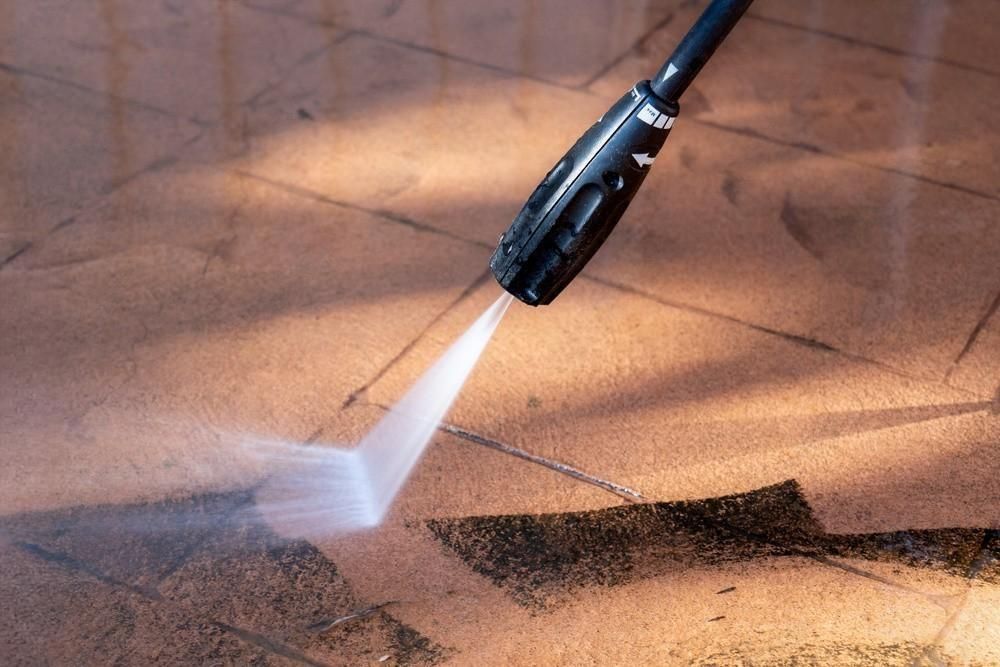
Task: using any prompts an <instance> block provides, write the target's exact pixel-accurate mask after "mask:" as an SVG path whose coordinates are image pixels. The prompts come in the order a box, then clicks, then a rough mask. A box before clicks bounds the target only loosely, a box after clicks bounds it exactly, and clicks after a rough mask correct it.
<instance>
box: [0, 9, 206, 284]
mask: <svg viewBox="0 0 1000 667" xmlns="http://www.w3.org/2000/svg"><path fill="white" fill-rule="evenodd" d="M19 6H20V5H19ZM2 55H3V54H0V57H2ZM0 91H2V92H3V102H2V103H0V179H2V181H3V183H4V187H2V188H0V208H2V210H3V212H4V214H3V217H2V218H0V269H6V267H7V266H8V265H12V263H13V262H14V261H15V260H23V259H24V257H26V256H27V253H28V252H29V251H31V252H33V251H35V250H37V244H39V243H40V242H41V240H42V239H43V238H44V237H45V236H46V235H48V234H49V233H51V232H57V231H60V230H61V229H63V228H65V227H68V226H70V225H72V224H73V223H74V222H75V221H76V216H77V215H79V214H80V213H81V212H82V211H83V210H86V209H87V208H88V207H90V206H94V205H95V204H96V202H97V201H99V200H100V199H101V198H102V197H104V196H107V195H108V194H109V193H112V192H114V191H115V190H117V189H119V188H121V187H122V186H123V185H125V184H127V183H128V182H130V181H131V180H133V179H134V178H136V177H137V175H138V174H141V173H154V172H156V171H159V170H161V169H163V168H165V167H166V166H168V165H169V164H171V163H172V162H174V161H175V160H176V159H177V153H178V151H179V149H180V148H181V146H182V145H183V143H184V142H185V141H187V140H189V139H191V138H193V137H195V136H196V135H197V132H198V128H197V127H195V126H194V125H192V124H190V123H188V122H186V121H182V120H177V119H175V118H172V117H170V116H168V115H165V114H163V113H161V112H159V111H157V110H154V109H150V108H145V107H143V106H142V105H138V104H128V103H125V102H123V101H121V100H115V99H113V98H108V97H103V96H101V95H99V94H96V93H93V92H91V91H88V90H84V89H80V88H79V87H78V86H76V84H73V83H66V82H63V81H60V80H57V79H53V78H51V77H48V76H44V75H36V74H34V73H33V72H31V71H29V70H26V69H23V68H21V67H19V66H6V65H4V64H3V63H2V62H0Z"/></svg>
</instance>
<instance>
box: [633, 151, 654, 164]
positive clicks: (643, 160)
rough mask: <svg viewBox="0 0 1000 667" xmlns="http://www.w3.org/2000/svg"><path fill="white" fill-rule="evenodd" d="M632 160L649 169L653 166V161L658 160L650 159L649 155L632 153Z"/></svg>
mask: <svg viewBox="0 0 1000 667" xmlns="http://www.w3.org/2000/svg"><path fill="white" fill-rule="evenodd" d="M632 159H633V160H635V161H636V163H637V164H638V165H639V166H640V167H648V166H649V165H651V164H653V160H655V159H656V158H655V157H649V153H632Z"/></svg>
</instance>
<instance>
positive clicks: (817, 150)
mask: <svg viewBox="0 0 1000 667" xmlns="http://www.w3.org/2000/svg"><path fill="white" fill-rule="evenodd" d="M691 122H693V123H697V124H698V125H703V126H705V127H710V128H713V129H716V130H719V131H721V132H729V133H730V134H737V135H739V136H742V137H748V138H750V139H759V140H760V141H765V142H767V143H770V144H774V145H777V146H784V147H786V148H796V149H798V150H801V151H805V152H807V153H813V154H815V155H822V156H823V157H827V158H831V159H834V160H842V161H844V162H847V163H850V164H854V165H858V166H861V167H866V168H868V169H875V170H877V171H881V172H885V173H888V174H894V175H896V176H902V177H904V178H911V179H913V180H915V181H920V182H922V183H927V184H928V185H936V186H937V187H939V188H944V189H946V190H953V191H955V192H960V193H962V194H966V195H970V196H973V197H978V198H980V199H986V200H988V201H1000V195H997V194H994V193H991V192H984V191H982V190H976V189H975V188H969V187H966V186H964V185H959V184H958V183H951V182H950V181H942V180H939V179H936V178H931V177H930V176H924V175H923V174H917V173H914V172H911V171H906V170H904V169H897V168H896V167H887V166H884V165H880V164H875V163H873V162H866V161H864V160H859V159H857V158H854V157H851V156H850V155H846V154H844V153H837V152H834V151H829V150H827V149H824V148H821V147H820V146H816V145H815V144H809V143H805V142H801V141H788V140H785V139H779V138H777V137H772V136H770V135H767V134H764V133H763V132H760V131H758V130H755V129H753V128H750V127H740V126H735V125H726V124H725V123H719V122H716V121H711V120H704V119H700V118H691Z"/></svg>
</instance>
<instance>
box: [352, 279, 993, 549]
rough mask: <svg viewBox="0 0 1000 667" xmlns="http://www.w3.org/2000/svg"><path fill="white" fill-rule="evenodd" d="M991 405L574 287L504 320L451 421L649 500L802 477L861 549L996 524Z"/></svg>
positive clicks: (479, 301) (429, 353)
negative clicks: (870, 541)
mask: <svg viewBox="0 0 1000 667" xmlns="http://www.w3.org/2000/svg"><path fill="white" fill-rule="evenodd" d="M496 290H497V288H496V287H495V286H492V285H490V286H487V287H484V288H483V289H482V290H481V291H480V292H479V293H477V294H476V295H475V297H474V298H470V299H469V300H468V302H467V303H463V304H462V305H461V306H460V307H459V308H456V309H455V312H454V313H453V314H449V315H448V316H447V317H445V318H444V319H443V320H442V321H441V322H440V323H439V324H438V325H436V326H435V327H433V328H432V329H431V330H430V331H429V332H428V335H427V336H426V337H425V338H424V339H423V340H422V341H421V342H420V343H419V344H418V345H417V346H416V347H415V348H414V349H413V350H412V351H411V352H410V353H409V354H407V355H406V356H405V357H404V358H403V359H402V360H401V361H400V362H399V363H398V364H397V365H395V366H394V367H393V368H392V369H391V370H390V371H389V372H388V373H387V374H386V376H385V377H384V378H383V379H382V380H381V381H379V382H378V383H376V384H375V385H374V387H372V389H371V391H370V392H369V396H368V400H370V401H372V402H376V403H380V404H384V405H388V404H390V403H391V402H393V401H394V400H395V399H396V398H397V397H398V396H400V395H401V394H402V391H403V390H404V388H405V387H406V386H407V385H408V384H409V382H410V381H412V378H413V377H415V376H416V374H417V373H418V372H419V369H420V368H422V367H424V366H426V365H427V364H428V363H429V361H430V360H431V359H433V358H434V357H435V356H436V355H437V354H439V353H440V351H441V350H442V349H443V348H444V347H445V345H447V343H448V342H450V341H451V340H452V339H453V338H455V337H456V336H457V335H458V333H459V332H460V331H461V330H462V329H463V328H464V327H465V326H467V325H468V323H469V322H471V321H472V320H473V319H474V317H475V316H476V315H478V312H479V311H481V310H482V309H484V308H485V307H486V305H488V304H489V302H490V301H491V300H492V299H493V298H494V297H495V294H496ZM990 407H991V406H990V403H989V401H986V400H976V399H973V398H970V397H968V396H967V395H964V394H961V393H958V392H956V391H955V390H952V389H949V388H947V387H945V386H943V385H939V384H933V383H925V382H920V381H915V380H912V379H909V378H906V377H901V376H899V375H896V374H893V373H891V372H887V371H886V370H884V369H882V368H879V367H877V366H874V365H872V364H867V363H864V362H857V361H853V360H851V359H848V358H845V357H844V356H843V355H839V354H836V353H831V352H826V351H823V350H817V349H814V348H812V347H809V346H806V345H801V344H797V343H795V342H793V341H790V340H788V339H785V338H782V337H780V336H775V335H768V334H765V333H762V332H760V331H756V330H753V329H751V328H749V327H746V326H742V325H739V324H735V323H730V322H725V321H720V320H718V319H715V318H710V317H706V316H703V315H699V314H694V313H689V312H685V311H682V310H677V309H673V308H669V307H666V306H662V305H659V304H656V303H654V302H651V301H650V300H648V299H644V298H641V297H638V296H634V295H630V294H626V293H623V292H621V291H617V290H613V289H610V288H606V287H603V286H599V285H595V284H593V283H592V282H591V281H587V280H578V281H577V282H576V283H574V284H573V285H572V286H571V287H570V288H569V290H567V292H566V294H565V295H564V296H563V297H562V298H561V300H560V301H559V302H557V303H556V304H555V305H553V306H551V307H547V308H545V309H539V310H534V309H530V308H527V307H524V306H517V305H515V306H514V307H512V308H511V310H510V311H509V313H508V315H507V318H506V320H505V321H504V322H503V323H502V324H501V325H500V327H499V329H498V331H497V333H496V335H495V338H494V341H493V342H492V343H491V345H490V347H489V348H487V350H486V353H485V354H484V355H483V358H482V359H481V361H480V363H479V366H478V367H477V370H476V371H475V372H474V374H473V375H472V377H471V378H470V380H469V383H468V384H467V386H466V388H465V390H464V391H463V393H462V395H461V396H460V397H459V399H458V401H457V402H456V405H455V408H454V410H453V412H452V414H451V416H450V417H449V420H450V421H451V422H452V423H454V424H456V425H458V426H461V427H463V428H466V429H468V430H470V431H473V432H476V433H479V434H481V435H484V436H487V437H490V438H494V439H496V440H500V441H502V442H506V443H509V444H512V445H514V446H518V447H521V448H523V449H526V450H528V451H530V452H532V453H535V454H538V455H541V456H545V457H550V458H552V459H555V460H558V461H562V462H564V463H567V464H570V465H573V466H576V467H578V468H581V469H583V470H586V471H587V472H589V473H591V474H594V475H597V476H598V477H602V478H604V479H609V480H611V481H614V482H617V483H619V484H624V485H626V486H628V487H630V488H633V489H636V490H638V491H639V492H641V493H643V494H645V495H646V496H647V497H649V498H653V499H657V500H666V499H680V498H710V497H714V496H719V495H723V494H728V493H736V492H745V491H751V490H754V489H758V488H761V487H764V486H767V485H769V484H775V483H778V482H782V481H785V480H790V479H795V480H798V481H799V482H800V483H801V485H802V487H803V490H804V493H805V494H806V497H807V498H808V500H809V502H810V503H812V505H813V508H814V509H815V511H816V512H817V516H818V518H819V520H820V523H821V524H822V525H824V526H825V527H826V528H827V530H829V531H831V532H836V533H863V532H874V531H893V530H905V529H911V528H948V527H970V528H971V527H974V528H982V527H984V526H985V525H990V522H995V521H996V520H997V519H998V517H997V516H996V511H995V510H996V507H997V506H998V504H997V498H996V494H997V486H996V484H995V483H994V481H993V478H994V477H995V476H996V474H997V470H996V465H995V461H994V459H995V457H993V456H992V453H991V446H990V444H989V443H991V442H992V441H993V440H995V438H996V432H997V431H996V429H997V427H998V422H997V420H996V418H995V417H994V416H993V415H992V413H991V412H990ZM956 480H961V481H960V482H957V481H956ZM983 522H986V523H983Z"/></svg>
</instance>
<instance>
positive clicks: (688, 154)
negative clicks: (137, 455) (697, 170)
mask: <svg viewBox="0 0 1000 667" xmlns="http://www.w3.org/2000/svg"><path fill="white" fill-rule="evenodd" d="M680 160H681V165H682V166H683V167H684V168H685V169H694V165H695V162H697V161H698V154H697V153H695V152H694V149H693V148H691V147H690V146H681V150H680Z"/></svg>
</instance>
